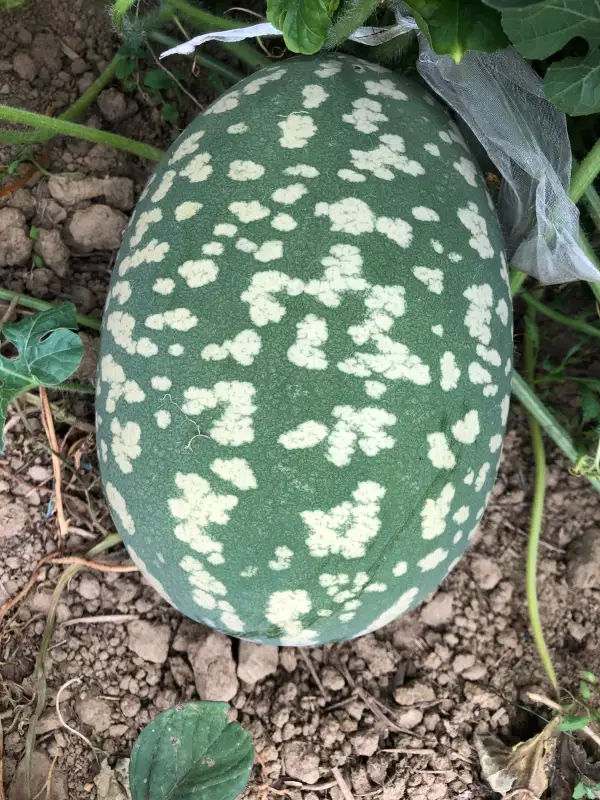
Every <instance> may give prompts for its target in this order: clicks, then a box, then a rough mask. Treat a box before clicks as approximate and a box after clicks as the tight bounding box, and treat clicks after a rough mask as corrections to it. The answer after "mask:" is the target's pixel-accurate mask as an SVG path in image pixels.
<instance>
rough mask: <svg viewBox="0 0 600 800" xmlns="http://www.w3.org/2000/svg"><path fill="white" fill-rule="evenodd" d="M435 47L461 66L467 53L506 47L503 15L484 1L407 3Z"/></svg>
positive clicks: (458, 0) (410, 0) (457, 0)
mask: <svg viewBox="0 0 600 800" xmlns="http://www.w3.org/2000/svg"><path fill="white" fill-rule="evenodd" d="M407 5H408V6H409V7H410V8H411V10H412V11H413V13H414V15H415V22H416V23H417V24H418V25H419V27H420V28H421V30H422V31H423V33H424V34H425V36H426V37H427V38H428V40H429V42H430V44H431V46H432V47H433V49H434V50H435V52H436V53H439V54H440V55H450V56H452V58H453V59H454V61H456V63H457V64H458V63H459V61H460V60H461V59H462V57H463V56H464V54H465V53H466V52H467V50H478V51H480V52H484V53H492V52H494V51H495V50H500V49H501V48H503V47H506V45H507V44H508V40H507V38H506V36H505V34H504V32H503V30H502V25H501V21H500V14H499V13H498V12H497V11H496V10H494V9H493V8H489V7H488V6H486V5H484V4H483V3H482V0H407Z"/></svg>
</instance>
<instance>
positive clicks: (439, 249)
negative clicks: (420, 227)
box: [429, 239, 444, 255]
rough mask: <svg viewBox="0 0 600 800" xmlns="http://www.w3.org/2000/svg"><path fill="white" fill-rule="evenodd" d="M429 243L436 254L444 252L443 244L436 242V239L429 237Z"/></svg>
mask: <svg viewBox="0 0 600 800" xmlns="http://www.w3.org/2000/svg"><path fill="white" fill-rule="evenodd" d="M429 244H430V245H431V246H432V247H433V249H434V250H435V252H436V253H437V254H438V255H441V254H442V253H443V252H444V245H443V244H442V243H441V242H438V240H437V239H430V240H429Z"/></svg>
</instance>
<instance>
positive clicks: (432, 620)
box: [421, 592, 452, 628]
mask: <svg viewBox="0 0 600 800" xmlns="http://www.w3.org/2000/svg"><path fill="white" fill-rule="evenodd" d="M451 619H452V595H451V594H448V593H447V592H438V593H437V594H436V596H435V597H434V598H433V599H432V600H430V601H429V602H428V603H427V604H426V605H425V606H423V608H422V609H421V620H422V621H423V622H424V623H425V625H429V627H430V628H441V627H442V626H443V625H447V624H448V623H449V622H450V620H451Z"/></svg>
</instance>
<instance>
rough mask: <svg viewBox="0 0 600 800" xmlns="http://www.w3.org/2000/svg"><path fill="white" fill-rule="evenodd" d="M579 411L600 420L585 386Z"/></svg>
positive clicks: (599, 401) (598, 400)
mask: <svg viewBox="0 0 600 800" xmlns="http://www.w3.org/2000/svg"><path fill="white" fill-rule="evenodd" d="M581 413H582V415H583V421H584V422H586V423H587V422H593V421H594V420H596V419H598V420H600V397H598V395H596V394H595V393H594V392H592V391H590V390H589V389H587V388H584V389H582V390H581ZM586 680H587V678H586Z"/></svg>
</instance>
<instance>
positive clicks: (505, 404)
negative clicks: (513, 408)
mask: <svg viewBox="0 0 600 800" xmlns="http://www.w3.org/2000/svg"><path fill="white" fill-rule="evenodd" d="M509 408H510V395H509V394H507V395H505V396H504V397H503V398H502V402H501V403H500V418H501V419H502V424H503V425H506V423H507V421H508V410H509Z"/></svg>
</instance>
